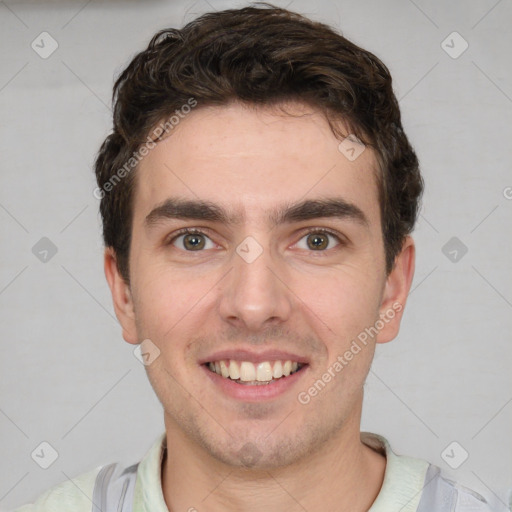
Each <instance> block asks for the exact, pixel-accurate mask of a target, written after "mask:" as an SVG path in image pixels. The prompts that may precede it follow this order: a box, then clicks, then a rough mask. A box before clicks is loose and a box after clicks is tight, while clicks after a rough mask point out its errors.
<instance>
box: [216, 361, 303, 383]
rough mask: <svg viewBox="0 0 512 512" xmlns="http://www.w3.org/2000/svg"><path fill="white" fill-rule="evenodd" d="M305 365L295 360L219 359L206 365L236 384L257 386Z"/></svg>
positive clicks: (282, 376)
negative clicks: (253, 361) (252, 360)
mask: <svg viewBox="0 0 512 512" xmlns="http://www.w3.org/2000/svg"><path fill="white" fill-rule="evenodd" d="M304 366H305V365H304V364H302V363H298V362H296V361H291V360H284V361H280V360H277V361H261V362H259V363H256V364H254V363H252V362H251V361H235V360H234V359H230V360H224V359H222V360H220V361H211V362H209V363H207V364H206V367H207V368H208V369H209V370H210V371H211V372H214V373H216V374H217V375H220V376H221V377H224V378H225V379H230V380H232V381H233V382H236V383H237V384H243V385H250V386H258V385H262V384H263V385H264V384H270V383H272V382H276V381H278V380H280V379H283V378H286V377H288V376H290V375H293V374H294V373H296V372H298V371H300V370H301V369H302V368H303V367H304Z"/></svg>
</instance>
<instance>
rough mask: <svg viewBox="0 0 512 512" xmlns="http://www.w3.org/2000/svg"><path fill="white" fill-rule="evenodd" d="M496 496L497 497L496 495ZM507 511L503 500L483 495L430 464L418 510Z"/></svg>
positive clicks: (420, 511)
mask: <svg viewBox="0 0 512 512" xmlns="http://www.w3.org/2000/svg"><path fill="white" fill-rule="evenodd" d="M496 498H497V497H496ZM438 510H439V511H445V510H446V511H454V512H469V511H472V512H507V511H508V506H507V505H506V504H505V502H504V501H502V500H499V499H496V500H492V499H491V497H489V496H487V497H484V496H482V495H481V494H479V493H478V492H476V491H474V490H473V489H470V488H468V487H465V486H463V485H461V484H460V483H459V482H456V481H454V480H451V479H449V478H448V477H447V476H445V475H444V474H443V472H442V471H441V470H440V468H439V467H437V466H434V465H430V467H429V469H428V471H427V474H426V476H425V487H424V489H423V493H422V496H421V500H420V506H419V507H418V512H430V511H438Z"/></svg>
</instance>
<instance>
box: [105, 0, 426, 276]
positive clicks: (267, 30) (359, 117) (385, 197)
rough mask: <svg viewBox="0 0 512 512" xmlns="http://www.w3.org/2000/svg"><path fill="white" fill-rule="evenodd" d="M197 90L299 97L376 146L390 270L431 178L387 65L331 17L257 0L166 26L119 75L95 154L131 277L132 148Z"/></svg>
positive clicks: (119, 256) (117, 248)
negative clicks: (107, 130) (107, 127)
mask: <svg viewBox="0 0 512 512" xmlns="http://www.w3.org/2000/svg"><path fill="white" fill-rule="evenodd" d="M191 98H193V100H194V101H195V102H197V105H198V107H197V108H200V107H201V106H211V105H217V106H219V105H220V106H222V105H227V104H228V103H229V102H231V101H241V102H244V103H246V104H250V105H256V106H258V105H262V106H266V105H274V106H279V105H283V104H285V103H286V102H288V101H289V100H298V101H301V102H303V103H305V104H308V105H311V106H312V107H314V108H315V109H317V110H319V111H321V112H322V113H323V114H324V115H325V117H326V119H327V120H328V122H329V126H330V127H331V130H332V131H333V133H334V134H335V135H336V136H337V137H341V136H343V137H344V136H346V135H345V134H343V133H342V131H341V130H340V128H339V125H342V126H344V127H345V128H347V129H349V130H350V133H353V134H354V135H356V136H357V137H358V138H359V139H360V140H361V141H362V142H363V143H364V144H365V145H367V146H369V147H371V148H372V149H373V150H374V153H375V155H376V160H377V163H378V172H377V173H376V174H377V177H376V179H377V185H378V195H379V206H380V212H381V222H382V234H383V240H384V250H385V257H386V272H387V274H389V273H390V272H391V270H392V269H393V266H394V262H395V258H396V256H397V255H398V253H399V252H400V250H401V248H402V246H403V242H404V240H405V237H406V235H408V234H409V233H410V232H411V231H412V230H413V228H414V224H415V222H416V218H417V215H418V210H419V201H420V198H421V195H422V193H423V188H424V183H423V179H422V177H421V174H420V170H419V163H418V159H417V156H416V154H415V152H414V150H413V148H412V147H411V145H410V143H409V141H408V139H407V137H406V135H405V133H404V131H403V128H402V123H401V116H400V109H399V105H398V101H397V99H396V97H395V95H394V93H393V88H392V79H391V75H390V73H389V70H388V68H387V67H386V66H385V65H384V64H383V63H382V62H381V60H380V59H379V58H377V57H376V56H375V55H373V54H372V53H370V52H368V51H366V50H364V49H362V48H360V47H359V46H357V45H355V44H354V43H352V42H350V41H349V40H347V39H346V38H345V37H343V36H342V35H341V34H339V33H338V32H336V31H335V30H334V29H333V28H331V27H329V26H328V25H326V24H323V23H319V22H315V21H312V20H310V19H308V18H306V17H304V16H302V15H300V14H298V13H294V12H291V11H288V10H286V9H282V8H279V7H276V6H273V5H271V4H268V3H263V2H257V3H256V6H254V4H253V6H250V7H244V8H241V9H229V10H224V11H219V12H211V13H206V14H203V15H202V16H200V17H198V18H196V19H194V20H193V21H191V22H190V23H188V24H187V25H185V26H184V27H183V28H182V29H181V30H178V29H174V28H168V29H163V30H160V31H159V32H157V33H156V34H155V35H154V36H153V38H152V39H151V41H150V42H149V45H148V46H147V48H146V49H145V50H144V51H142V52H140V53H138V54H137V55H135V57H134V58H133V59H132V60H131V62H130V63H129V64H128V66H127V67H126V68H125V69H124V71H122V72H121V74H120V75H119V77H118V78H117V80H116V81H115V84H114V88H113V94H112V102H113V106H114V109H113V112H114V114H113V130H112V133H111V134H110V135H109V136H108V137H107V138H106V139H105V141H104V142H103V144H102V145H101V148H100V149H99V151H98V154H97V156H96V160H95V173H96V180H97V184H98V187H99V188H98V189H96V190H99V191H100V193H99V196H100V197H99V198H101V203H100V212H101V216H102V222H103V240H104V243H105V246H106V247H111V248H113V250H114V252H115V254H116V261H117V267H118V270H119V272H120V274H121V275H122V277H123V279H124V280H125V281H126V282H127V283H129V264H128V262H129V252H130V241H131V231H132V216H133V193H134V187H135V182H136V181H135V177H136V164H137V162H138V160H136V159H134V156H135V155H137V150H138V148H140V147H141V144H144V142H145V139H146V140H148V141H150V140H153V139H150V137H149V136H148V134H149V133H150V132H151V130H153V132H154V131H155V130H154V127H155V126H157V125H158V124H159V123H160V124H161V123H162V121H163V120H164V119H168V118H169V116H172V115H173V113H174V112H176V111H177V109H179V108H180V107H182V106H183V105H186V104H187V103H189V104H190V100H191ZM128 161H132V164H131V166H132V167H133V169H134V171H133V172H129V171H130V169H127V167H126V162H128ZM123 169H124V171H125V172H121V171H122V170H123ZM121 175H122V176H121ZM116 177H117V181H116V182H115V183H114V182H113V179H114V178H116ZM120 177H122V178H123V179H120ZM95 195H96V194H95Z"/></svg>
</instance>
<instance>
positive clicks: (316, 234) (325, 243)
mask: <svg viewBox="0 0 512 512" xmlns="http://www.w3.org/2000/svg"><path fill="white" fill-rule="evenodd" d="M304 242H305V243H304ZM340 243H341V239H340V238H339V237H338V236H337V235H335V234H333V233H330V232H328V231H322V230H317V231H312V232H310V233H307V234H306V235H305V236H303V237H302V238H301V239H300V240H299V242H298V243H297V246H298V247H299V248H300V249H306V250H310V251H320V252H323V251H325V250H326V249H331V248H334V247H335V246H336V245H340Z"/></svg>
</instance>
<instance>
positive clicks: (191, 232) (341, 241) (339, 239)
mask: <svg viewBox="0 0 512 512" xmlns="http://www.w3.org/2000/svg"><path fill="white" fill-rule="evenodd" d="M317 233H318V234H328V235H331V236H333V237H334V238H336V241H337V242H338V244H339V245H345V240H344V239H343V237H342V236H341V235H340V234H339V233H338V232H336V231H333V230H331V229H328V228H314V227H313V228H308V229H307V231H306V232H304V233H303V234H302V236H301V237H300V239H299V240H302V239H303V238H304V237H305V236H307V235H310V234H317ZM182 235H204V236H206V237H208V238H210V237H209V236H208V233H206V232H205V231H202V230H200V229H197V228H182V229H180V230H178V231H176V232H175V233H174V234H173V235H172V237H171V238H169V239H168V240H167V242H166V245H172V244H173V243H174V241H175V240H176V239H177V238H179V237H180V236H182ZM327 250H329V249H325V250H323V251H313V250H312V251H310V252H326V251H327ZM186 252H202V251H186Z"/></svg>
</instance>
